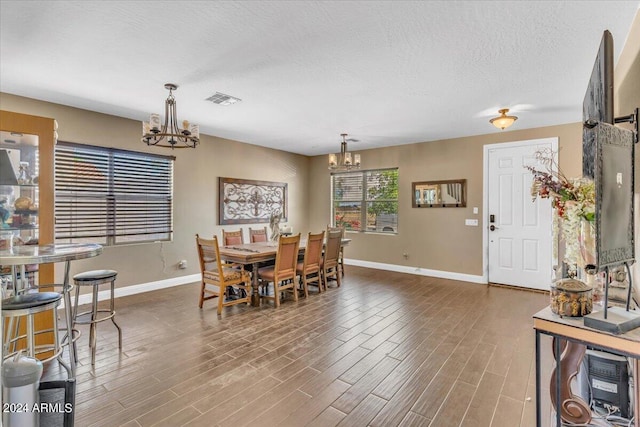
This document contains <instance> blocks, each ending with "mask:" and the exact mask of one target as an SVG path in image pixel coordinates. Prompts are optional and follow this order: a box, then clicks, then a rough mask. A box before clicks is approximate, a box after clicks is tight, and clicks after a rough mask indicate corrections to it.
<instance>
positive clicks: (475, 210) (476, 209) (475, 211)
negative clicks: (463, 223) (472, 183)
mask: <svg viewBox="0 0 640 427" xmlns="http://www.w3.org/2000/svg"><path fill="white" fill-rule="evenodd" d="M473 213H474V214H476V215H478V208H477V207H474V208H473Z"/></svg>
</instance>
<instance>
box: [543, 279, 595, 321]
mask: <svg viewBox="0 0 640 427" xmlns="http://www.w3.org/2000/svg"><path fill="white" fill-rule="evenodd" d="M592 308H593V289H592V288H591V287H590V286H589V285H587V284H586V283H584V282H581V281H580V280H576V279H560V280H556V281H555V282H553V284H552V285H551V311H553V312H554V313H555V314H558V315H560V316H568V317H582V316H584V315H587V314H589V313H591V310H592Z"/></svg>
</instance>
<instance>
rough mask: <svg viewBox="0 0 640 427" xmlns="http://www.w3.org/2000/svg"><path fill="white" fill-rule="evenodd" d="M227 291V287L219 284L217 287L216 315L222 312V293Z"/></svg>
mask: <svg viewBox="0 0 640 427" xmlns="http://www.w3.org/2000/svg"><path fill="white" fill-rule="evenodd" d="M226 292H227V287H226V286H222V285H220V289H218V315H221V314H222V304H224V294H225V293H226Z"/></svg>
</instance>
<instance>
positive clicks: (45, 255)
mask: <svg viewBox="0 0 640 427" xmlns="http://www.w3.org/2000/svg"><path fill="white" fill-rule="evenodd" d="M101 253H102V246H101V245H99V244H96V243H70V244H50V245H40V246H37V245H20V246H14V247H13V248H12V249H4V250H0V265H10V266H14V267H15V266H20V268H21V274H20V278H21V281H20V282H21V283H23V282H25V280H24V279H25V278H26V276H25V266H26V265H30V264H49V263H55V262H64V263H65V265H64V281H63V284H62V294H63V296H64V311H65V317H66V319H67V343H66V344H68V345H69V361H70V365H71V372H72V374H73V376H74V377H75V372H76V359H75V357H76V355H75V354H74V353H75V352H74V349H73V331H72V329H71V326H72V325H71V324H72V323H73V322H72V321H71V296H70V294H69V289H68V288H69V268H70V264H71V261H74V260H77V259H84V258H91V257H95V256H98V255H100V254H101ZM14 273H15V270H14ZM13 283H14V284H17V283H18V282H17V280H16V278H15V274H14V282H13ZM47 285H48V284H44V285H43V286H47ZM18 291H19V290H18V289H16V293H17V292H18ZM31 339H32V340H33V337H31ZM31 344H32V345H31V347H30V348H32V349H33V348H34V346H33V343H31Z"/></svg>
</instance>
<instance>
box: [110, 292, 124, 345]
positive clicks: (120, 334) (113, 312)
mask: <svg viewBox="0 0 640 427" xmlns="http://www.w3.org/2000/svg"><path fill="white" fill-rule="evenodd" d="M115 288H116V281H115V280H112V281H111V321H112V322H113V325H114V326H115V327H116V328H117V329H118V348H119V349H120V350H122V329H120V326H118V324H117V323H116V310H115V304H114V301H113V300H114V294H115Z"/></svg>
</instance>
